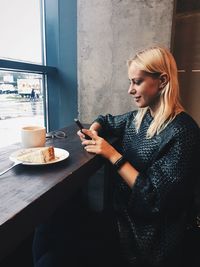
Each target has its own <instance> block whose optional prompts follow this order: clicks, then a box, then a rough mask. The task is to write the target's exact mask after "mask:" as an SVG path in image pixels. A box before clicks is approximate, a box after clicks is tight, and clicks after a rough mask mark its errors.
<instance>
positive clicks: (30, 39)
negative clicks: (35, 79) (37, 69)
mask: <svg viewBox="0 0 200 267" xmlns="http://www.w3.org/2000/svg"><path fill="white" fill-rule="evenodd" d="M41 2H42V1H41V0H0V4H1V5H0V7H1V16H0V32H1V41H0V58H3V59H12V60H18V61H26V62H32V63H37V64H41V63H42V38H41V37H42V19H41V18H42V16H41V15H42V11H41Z"/></svg>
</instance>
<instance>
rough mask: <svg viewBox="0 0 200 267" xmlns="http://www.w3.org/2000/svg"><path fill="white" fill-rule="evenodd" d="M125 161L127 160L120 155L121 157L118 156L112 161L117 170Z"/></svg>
mask: <svg viewBox="0 0 200 267" xmlns="http://www.w3.org/2000/svg"><path fill="white" fill-rule="evenodd" d="M126 162H127V160H126V159H125V158H124V157H123V156H121V158H119V159H118V160H117V161H115V163H113V166H114V167H115V169H116V170H117V171H118V170H119V169H120V168H121V167H122V165H124V163H126Z"/></svg>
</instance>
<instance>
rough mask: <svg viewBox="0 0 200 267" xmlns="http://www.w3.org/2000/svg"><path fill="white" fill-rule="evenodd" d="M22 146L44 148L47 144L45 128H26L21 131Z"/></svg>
mask: <svg viewBox="0 0 200 267" xmlns="http://www.w3.org/2000/svg"><path fill="white" fill-rule="evenodd" d="M21 142H22V146H23V147H26V148H29V147H42V146H45V142H46V128H45V127H43V126H25V127H22V129H21Z"/></svg>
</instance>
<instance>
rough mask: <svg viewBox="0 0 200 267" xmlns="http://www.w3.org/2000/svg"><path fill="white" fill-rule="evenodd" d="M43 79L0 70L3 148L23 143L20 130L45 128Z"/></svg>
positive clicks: (1, 136) (1, 139)
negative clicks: (22, 128) (34, 127)
mask: <svg viewBox="0 0 200 267" xmlns="http://www.w3.org/2000/svg"><path fill="white" fill-rule="evenodd" d="M43 84H44V77H43V75H41V74H35V73H22V72H13V71H4V70H0V147H4V146H7V145H10V144H13V143H16V142H20V129H21V127H23V126H27V125H41V126H44V86H43Z"/></svg>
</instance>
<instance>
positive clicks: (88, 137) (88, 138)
mask: <svg viewBox="0 0 200 267" xmlns="http://www.w3.org/2000/svg"><path fill="white" fill-rule="evenodd" d="M74 121H75V123H76V124H77V126H78V128H79V129H80V130H81V132H82V129H83V128H84V127H83V125H82V124H81V122H80V121H79V120H78V119H74ZM83 134H84V135H85V139H87V140H91V139H92V138H91V137H90V136H88V135H87V134H85V133H83Z"/></svg>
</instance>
